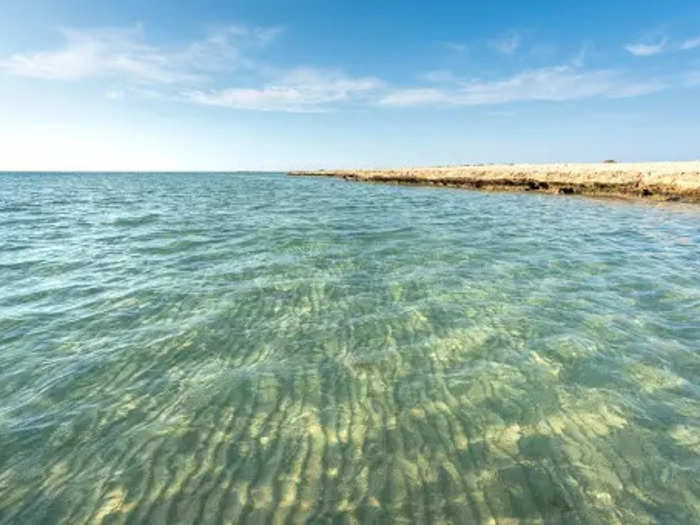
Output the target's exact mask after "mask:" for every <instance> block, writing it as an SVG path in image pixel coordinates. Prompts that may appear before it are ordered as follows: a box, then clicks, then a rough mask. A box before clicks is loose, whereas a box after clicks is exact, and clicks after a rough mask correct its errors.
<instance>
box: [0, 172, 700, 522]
mask: <svg viewBox="0 0 700 525" xmlns="http://www.w3.org/2000/svg"><path fill="white" fill-rule="evenodd" d="M0 286H1V287H0V523H30V524H36V523H67V524H78V523H95V522H102V521H104V522H105V523H218V522H222V523H223V522H228V523H262V522H264V523H297V522H302V521H307V520H310V521H314V522H337V523H372V522H374V523H398V522H423V523H427V522H431V523H442V522H444V523H447V522H452V523H512V522H516V521H519V520H523V521H525V522H538V521H545V522H559V521H565V522H573V523H576V522H580V523H647V522H654V523H690V522H696V523H697V522H698V521H700V208H698V207H690V208H684V207H679V206H670V207H653V206H651V205H639V204H629V203H620V202H613V201H610V202H605V201H595V200H587V199H581V198H573V197H572V198H569V197H553V196H539V195H528V194H489V193H477V192H468V191H460V190H451V189H431V188H412V187H401V186H382V185H374V184H359V183H347V182H343V181H340V180H334V179H323V178H321V179H307V178H291V177H285V176H283V175H281V174H246V175H224V174H140V175H138V174H135V175H127V174H124V175H117V174H104V175H99V174H54V175H51V174H45V175H42V174H36V175H27V174H24V175H20V174H2V175H0Z"/></svg>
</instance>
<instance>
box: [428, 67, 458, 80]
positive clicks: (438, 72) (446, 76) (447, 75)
mask: <svg viewBox="0 0 700 525" xmlns="http://www.w3.org/2000/svg"><path fill="white" fill-rule="evenodd" d="M420 78H422V79H423V80H425V81H427V82H430V83H431V84H450V83H453V82H459V78H457V76H456V75H455V74H454V73H453V72H452V71H449V70H447V69H434V70H432V71H426V72H425V73H423V74H422V75H420Z"/></svg>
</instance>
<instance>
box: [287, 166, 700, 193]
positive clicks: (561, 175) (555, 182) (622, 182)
mask: <svg viewBox="0 0 700 525" xmlns="http://www.w3.org/2000/svg"><path fill="white" fill-rule="evenodd" d="M289 174H290V175H302V176H303V175H307V176H329V177H341V178H344V179H347V180H359V181H374V182H393V183H405V184H425V185H440V186H452V187H465V188H471V189H482V190H496V191H504V190H505V191H538V192H546V193H559V194H581V195H594V196H616V197H639V198H645V199H653V200H674V201H685V202H697V203H700V161H688V162H629V163H616V162H601V163H566V164H472V165H464V166H440V167H427V168H398V169H377V170H345V169H344V170H316V171H293V172H290V173H289Z"/></svg>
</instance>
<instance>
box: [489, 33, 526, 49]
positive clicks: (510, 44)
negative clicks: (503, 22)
mask: <svg viewBox="0 0 700 525" xmlns="http://www.w3.org/2000/svg"><path fill="white" fill-rule="evenodd" d="M520 43H521V38H520V35H519V34H518V33H515V32H511V33H508V34H507V35H504V36H502V37H500V38H495V39H493V40H490V41H489V45H490V46H491V47H492V48H493V49H495V50H496V51H498V52H499V53H501V54H503V55H512V54H513V53H515V52H516V51H517V50H518V48H519V47H520Z"/></svg>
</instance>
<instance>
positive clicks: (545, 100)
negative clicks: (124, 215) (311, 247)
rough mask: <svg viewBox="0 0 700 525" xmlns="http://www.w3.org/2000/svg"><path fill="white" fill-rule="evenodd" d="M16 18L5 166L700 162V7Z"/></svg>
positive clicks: (27, 9) (5, 59)
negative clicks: (607, 160)
mask: <svg viewBox="0 0 700 525" xmlns="http://www.w3.org/2000/svg"><path fill="white" fill-rule="evenodd" d="M0 13H2V16H0V170H59V171H71V170H111V171H120V170H128V171H130V170H142V171H150V170H182V171H189V170H204V171H208V170H212V171H214V170H216V171H229V170H231V171H233V170H273V171H274V170H288V169H314V168H341V167H347V168H355V167H357V168H363V167H364V168H366V167H392V166H427V165H446V164H467V163H477V162H581V161H601V160H604V159H616V160H619V161H642V160H644V161H646V160H694V159H700V3H699V2H698V1H697V0H689V1H674V0H668V1H664V2H652V1H648V2H646V1H645V2H640V1H638V0H636V1H624V0H622V1H611V0H609V1H605V2H598V1H589V2H581V1H580V0H579V1H568V0H558V1H538V0H531V1H529V2H522V1H520V0H517V1H516V0H512V1H497V0H494V1H490V2H485V1H481V2H468V1H435V2H428V1H423V2H417V1H412V0H403V1H396V0H383V1H376V0H375V1H364V0H354V1H340V0H337V1H332V0H323V1H321V0H297V1H292V0H269V1H266V0H228V1H207V0H202V1H199V2H175V1H168V2H166V1H157V0H153V1H149V2H143V1H141V0H139V1H137V0H121V1H120V2H114V1H106V0H92V1H82V0H66V1H61V0H37V1H33V0H24V1H21V2H20V1H17V0H0Z"/></svg>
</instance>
